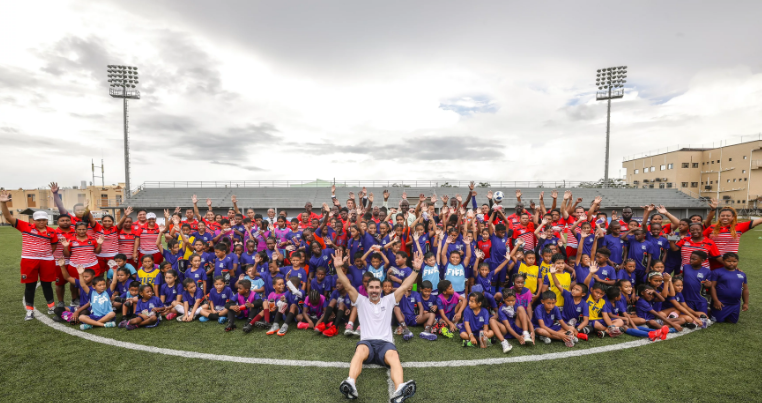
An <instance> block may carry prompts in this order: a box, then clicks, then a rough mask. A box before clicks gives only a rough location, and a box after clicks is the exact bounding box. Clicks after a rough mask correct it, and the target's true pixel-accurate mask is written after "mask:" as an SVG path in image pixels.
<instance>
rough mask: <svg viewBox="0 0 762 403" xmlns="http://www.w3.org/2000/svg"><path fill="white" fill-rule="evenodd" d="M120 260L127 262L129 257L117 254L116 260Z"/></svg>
mask: <svg viewBox="0 0 762 403" xmlns="http://www.w3.org/2000/svg"><path fill="white" fill-rule="evenodd" d="M116 259H120V260H127V255H125V254H124V253H117V254H116V256H114V260H116Z"/></svg>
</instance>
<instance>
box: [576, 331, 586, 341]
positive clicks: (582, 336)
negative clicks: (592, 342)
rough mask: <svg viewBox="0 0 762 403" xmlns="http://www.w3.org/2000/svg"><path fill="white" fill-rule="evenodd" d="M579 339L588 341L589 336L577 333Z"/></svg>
mask: <svg viewBox="0 0 762 403" xmlns="http://www.w3.org/2000/svg"><path fill="white" fill-rule="evenodd" d="M577 339H579V340H584V341H587V335H586V334H584V333H577Z"/></svg>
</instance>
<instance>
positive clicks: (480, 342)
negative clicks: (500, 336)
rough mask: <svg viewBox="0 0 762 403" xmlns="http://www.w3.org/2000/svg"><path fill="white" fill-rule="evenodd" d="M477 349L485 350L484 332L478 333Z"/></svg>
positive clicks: (485, 337) (485, 338) (485, 339)
mask: <svg viewBox="0 0 762 403" xmlns="http://www.w3.org/2000/svg"><path fill="white" fill-rule="evenodd" d="M479 347H481V348H487V336H485V335H484V330H481V331H479Z"/></svg>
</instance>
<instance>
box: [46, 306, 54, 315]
mask: <svg viewBox="0 0 762 403" xmlns="http://www.w3.org/2000/svg"><path fill="white" fill-rule="evenodd" d="M54 313H56V310H55V308H54V307H50V306H49V307H48V315H52V314H54Z"/></svg>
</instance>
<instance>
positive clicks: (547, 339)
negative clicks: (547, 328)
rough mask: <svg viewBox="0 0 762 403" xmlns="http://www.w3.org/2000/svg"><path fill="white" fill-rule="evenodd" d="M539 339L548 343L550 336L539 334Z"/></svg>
mask: <svg viewBox="0 0 762 403" xmlns="http://www.w3.org/2000/svg"><path fill="white" fill-rule="evenodd" d="M540 340H542V342H543V343H545V344H550V337H545V336H540Z"/></svg>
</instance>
